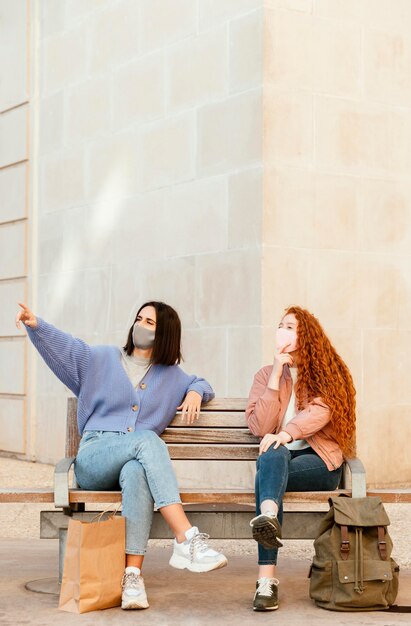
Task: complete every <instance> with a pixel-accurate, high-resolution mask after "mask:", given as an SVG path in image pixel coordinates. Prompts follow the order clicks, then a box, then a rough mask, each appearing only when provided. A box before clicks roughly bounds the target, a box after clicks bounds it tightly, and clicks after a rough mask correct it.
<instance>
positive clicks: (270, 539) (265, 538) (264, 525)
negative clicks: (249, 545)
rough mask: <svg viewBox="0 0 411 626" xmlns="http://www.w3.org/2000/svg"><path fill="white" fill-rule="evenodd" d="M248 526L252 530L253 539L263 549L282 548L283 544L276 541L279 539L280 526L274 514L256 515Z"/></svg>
mask: <svg viewBox="0 0 411 626" xmlns="http://www.w3.org/2000/svg"><path fill="white" fill-rule="evenodd" d="M250 526H251V528H252V529H253V538H254V539H255V540H256V541H258V543H261V545H262V546H263V547H264V548H267V550H270V549H271V550H272V549H273V548H282V546H283V544H282V543H281V541H278V538H280V539H281V526H280V522H279V521H278V519H277V516H276V515H274V513H262V514H261V515H257V517H254V518H253V519H252V520H251V522H250Z"/></svg>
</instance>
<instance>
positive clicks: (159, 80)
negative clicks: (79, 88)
mask: <svg viewBox="0 0 411 626" xmlns="http://www.w3.org/2000/svg"><path fill="white" fill-rule="evenodd" d="M164 74H165V71H164V54H163V52H162V51H159V52H154V53H153V54H150V55H146V56H144V57H143V58H142V59H138V60H136V61H133V62H132V63H127V65H125V66H121V67H120V68H119V69H118V71H117V72H116V73H115V74H114V76H113V80H112V90H113V96H112V100H113V111H112V126H113V128H124V127H126V126H129V125H130V124H133V123H140V122H144V121H149V120H153V119H155V118H157V117H161V116H162V115H163V114H164V110H165V100H166V97H165V77H164Z"/></svg>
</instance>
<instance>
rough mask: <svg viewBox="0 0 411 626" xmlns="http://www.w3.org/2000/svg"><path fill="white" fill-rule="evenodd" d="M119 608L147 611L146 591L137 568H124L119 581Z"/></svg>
mask: <svg viewBox="0 0 411 626" xmlns="http://www.w3.org/2000/svg"><path fill="white" fill-rule="evenodd" d="M121 588H122V594H121V608H122V609H148V607H149V604H148V601H147V595H146V589H145V587H144V580H143V577H142V576H140V570H139V568H138V567H126V569H125V570H124V575H123V580H122V581H121Z"/></svg>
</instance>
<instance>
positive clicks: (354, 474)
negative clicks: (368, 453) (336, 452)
mask: <svg viewBox="0 0 411 626" xmlns="http://www.w3.org/2000/svg"><path fill="white" fill-rule="evenodd" d="M345 463H346V466H347V467H348V468H349V469H350V472H351V494H352V497H353V498H365V496H366V495H367V483H366V480H365V468H364V465H363V464H362V461H360V459H357V458H355V459H346V461H345Z"/></svg>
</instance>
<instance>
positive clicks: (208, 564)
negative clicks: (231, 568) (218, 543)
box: [169, 526, 227, 572]
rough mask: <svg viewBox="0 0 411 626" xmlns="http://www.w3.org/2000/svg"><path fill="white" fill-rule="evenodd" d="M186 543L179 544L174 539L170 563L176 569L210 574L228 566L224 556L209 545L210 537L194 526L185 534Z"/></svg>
mask: <svg viewBox="0 0 411 626" xmlns="http://www.w3.org/2000/svg"><path fill="white" fill-rule="evenodd" d="M185 535H186V541H183V543H177V541H176V540H175V539H174V549H173V554H172V556H171V559H170V561H169V563H170V565H171V566H172V567H175V568H176V569H188V570H190V572H209V571H211V570H213V569H219V568H220V567H224V566H225V565H227V559H226V557H225V556H224V554H221V553H220V552H216V551H215V550H212V549H211V548H210V547H209V546H208V545H207V542H206V541H207V539H209V535H206V533H200V532H199V530H198V528H197V527H196V526H192V527H191V528H189V530H187V532H186V533H185Z"/></svg>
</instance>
